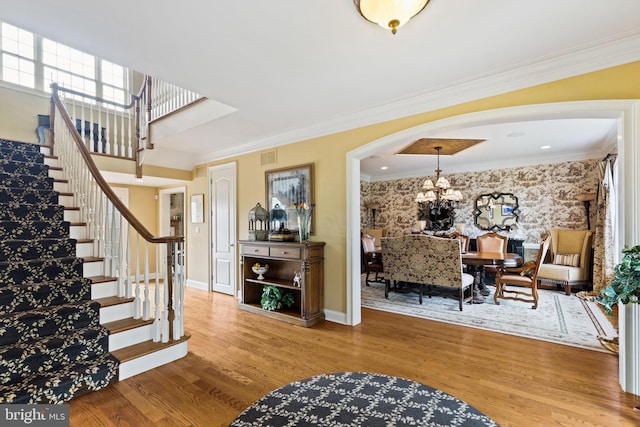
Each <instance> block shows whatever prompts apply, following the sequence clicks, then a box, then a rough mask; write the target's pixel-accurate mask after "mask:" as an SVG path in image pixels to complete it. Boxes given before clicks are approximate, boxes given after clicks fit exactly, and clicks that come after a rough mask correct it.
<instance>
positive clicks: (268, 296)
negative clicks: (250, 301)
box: [260, 285, 294, 311]
mask: <svg viewBox="0 0 640 427" xmlns="http://www.w3.org/2000/svg"><path fill="white" fill-rule="evenodd" d="M293 303H294V299H293V293H292V292H291V291H290V290H288V289H282V288H279V287H277V286H273V285H265V286H263V287H262V299H261V300H260V304H262V308H263V309H265V310H269V311H274V310H280V309H281V308H283V307H287V308H289V307H291V306H292V305H293Z"/></svg>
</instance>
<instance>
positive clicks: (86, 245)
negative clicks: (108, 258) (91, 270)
mask: <svg viewBox="0 0 640 427" xmlns="http://www.w3.org/2000/svg"><path fill="white" fill-rule="evenodd" d="M76 256H77V257H80V258H83V257H90V256H93V242H83V243H78V244H76Z"/></svg>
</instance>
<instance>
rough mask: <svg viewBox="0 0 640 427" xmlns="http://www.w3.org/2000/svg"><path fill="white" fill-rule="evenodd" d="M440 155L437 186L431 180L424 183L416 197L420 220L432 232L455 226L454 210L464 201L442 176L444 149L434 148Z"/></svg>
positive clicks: (428, 179)
mask: <svg viewBox="0 0 640 427" xmlns="http://www.w3.org/2000/svg"><path fill="white" fill-rule="evenodd" d="M434 148H435V149H436V151H437V154H438V168H437V169H436V170H435V172H436V182H435V184H434V183H433V181H431V179H430V178H427V179H426V180H425V181H424V185H423V186H422V190H423V191H421V192H419V193H418V195H417V196H416V202H417V203H418V205H419V209H418V219H419V220H424V221H426V222H427V228H428V229H430V230H446V229H448V228H451V227H452V226H453V220H454V218H455V213H454V208H455V205H456V203H457V202H459V201H460V200H462V193H461V192H460V190H454V189H452V188H451V184H449V181H448V180H447V179H446V178H445V177H443V176H440V173H441V172H442V169H440V150H442V147H434Z"/></svg>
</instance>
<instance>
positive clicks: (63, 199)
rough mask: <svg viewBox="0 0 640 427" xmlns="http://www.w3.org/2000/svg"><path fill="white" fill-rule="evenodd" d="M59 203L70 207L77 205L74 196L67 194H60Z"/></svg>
mask: <svg viewBox="0 0 640 427" xmlns="http://www.w3.org/2000/svg"><path fill="white" fill-rule="evenodd" d="M58 204H60V205H62V206H64V207H68V208H74V207H76V206H77V205H76V202H75V200H74V198H73V196H66V195H59V196H58Z"/></svg>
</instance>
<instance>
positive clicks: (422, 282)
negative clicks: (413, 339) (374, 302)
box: [382, 234, 473, 311]
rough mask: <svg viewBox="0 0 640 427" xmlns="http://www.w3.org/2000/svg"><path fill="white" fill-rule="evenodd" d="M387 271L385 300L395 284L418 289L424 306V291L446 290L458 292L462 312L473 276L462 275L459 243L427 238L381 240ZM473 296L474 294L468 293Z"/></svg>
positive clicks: (413, 237)
mask: <svg viewBox="0 0 640 427" xmlns="http://www.w3.org/2000/svg"><path fill="white" fill-rule="evenodd" d="M382 261H383V262H384V269H385V291H384V293H385V297H386V298H388V296H389V290H390V289H391V285H392V283H393V284H394V285H397V284H398V283H399V282H406V283H409V284H414V285H417V286H419V288H420V291H419V294H420V297H419V301H420V304H422V296H423V293H424V287H425V286H429V287H433V286H447V287H451V288H456V289H458V299H459V304H460V310H461V311H462V303H463V302H464V300H465V297H464V294H465V291H466V290H467V289H469V291H471V289H470V288H471V286H472V285H473V276H471V275H470V274H467V273H464V272H463V271H462V256H461V253H460V241H459V240H456V239H446V238H441V237H433V236H426V235H413V234H412V235H405V236H401V237H390V238H383V239H382ZM469 294H471V292H469Z"/></svg>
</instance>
